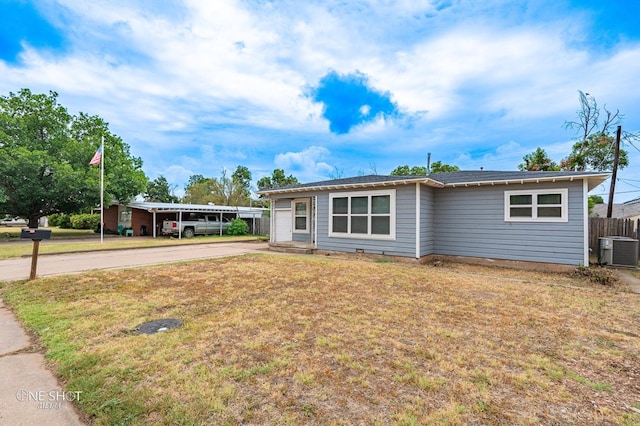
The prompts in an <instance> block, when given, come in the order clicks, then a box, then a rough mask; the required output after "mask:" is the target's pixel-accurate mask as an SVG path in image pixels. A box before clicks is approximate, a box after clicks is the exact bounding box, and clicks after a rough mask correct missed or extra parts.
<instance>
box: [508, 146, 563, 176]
mask: <svg viewBox="0 0 640 426" xmlns="http://www.w3.org/2000/svg"><path fill="white" fill-rule="evenodd" d="M522 159H523V160H524V163H521V164H519V165H518V169H519V170H522V171H528V172H540V171H542V172H548V171H558V170H560V166H558V164H557V163H555V162H554V161H553V160H551V158H549V156H548V155H547V153H546V151H545V150H544V149H542V148H539V147H538V148H537V149H536V150H535V151H533V152H532V153H530V154H527V155H525V156H524V157H522Z"/></svg>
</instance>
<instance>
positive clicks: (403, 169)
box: [391, 161, 460, 176]
mask: <svg viewBox="0 0 640 426" xmlns="http://www.w3.org/2000/svg"><path fill="white" fill-rule="evenodd" d="M459 170H460V168H459V167H458V166H451V165H449V164H444V163H443V162H442V161H436V162H434V163H433V164H431V171H430V172H431V173H444V172H457V171H459ZM426 174H428V173H427V168H426V167H424V166H413V167H409V166H408V165H406V164H405V165H404V166H398V167H396V168H395V169H393V170H392V171H391V176H422V175H426Z"/></svg>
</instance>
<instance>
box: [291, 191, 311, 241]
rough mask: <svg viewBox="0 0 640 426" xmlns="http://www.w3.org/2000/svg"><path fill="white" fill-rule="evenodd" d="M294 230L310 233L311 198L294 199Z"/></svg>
mask: <svg viewBox="0 0 640 426" xmlns="http://www.w3.org/2000/svg"><path fill="white" fill-rule="evenodd" d="M293 232H296V233H300V234H308V233H309V199H307V198H305V199H300V200H293Z"/></svg>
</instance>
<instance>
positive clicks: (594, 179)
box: [444, 173, 610, 191]
mask: <svg viewBox="0 0 640 426" xmlns="http://www.w3.org/2000/svg"><path fill="white" fill-rule="evenodd" d="M609 176H610V174H609V173H600V174H586V175H570V176H549V177H531V178H524V179H494V180H487V181H473V182H452V183H447V184H445V185H444V186H445V187H448V188H459V187H469V186H485V185H513V184H515V185H522V184H525V183H541V182H552V183H555V182H562V181H569V182H573V181H575V180H581V179H586V180H587V182H588V183H589V191H591V190H592V189H593V188H595V187H596V186H598V185H599V184H601V183H602V182H604V181H605V180H607V179H608V178H609Z"/></svg>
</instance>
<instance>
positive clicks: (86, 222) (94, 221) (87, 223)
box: [71, 214, 100, 229]
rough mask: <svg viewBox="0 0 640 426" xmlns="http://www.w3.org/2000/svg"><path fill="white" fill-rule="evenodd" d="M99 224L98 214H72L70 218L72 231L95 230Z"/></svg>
mask: <svg viewBox="0 0 640 426" xmlns="http://www.w3.org/2000/svg"><path fill="white" fill-rule="evenodd" d="M99 223H100V215H99V214H74V215H72V216H71V226H72V227H73V229H96V228H97V227H98V224H99Z"/></svg>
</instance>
